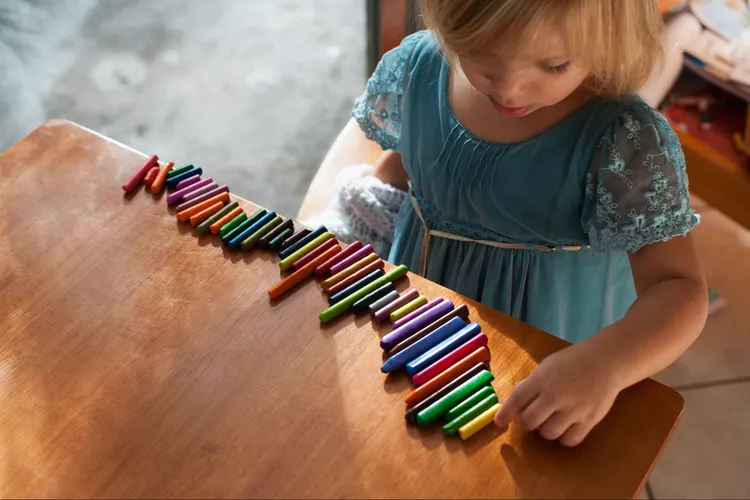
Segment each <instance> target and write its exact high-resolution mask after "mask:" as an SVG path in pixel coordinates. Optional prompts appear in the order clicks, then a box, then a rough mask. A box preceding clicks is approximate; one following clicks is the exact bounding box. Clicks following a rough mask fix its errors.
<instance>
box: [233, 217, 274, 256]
mask: <svg viewBox="0 0 750 500" xmlns="http://www.w3.org/2000/svg"><path fill="white" fill-rule="evenodd" d="M275 218H276V212H274V211H273V210H271V211H270V212H268V213H267V214H266V215H264V216H263V217H261V218H260V219H258V221H257V222H255V223H254V224H251V225H250V226H247V227H246V228H245V229H244V230H243V231H242V232H240V233H239V234H237V236H235V237H234V238H232V239H230V240H229V243H227V245H229V248H231V249H232V250H239V249H240V248H241V246H242V242H243V241H245V239H247V238H249V237H250V236H251V235H252V234H253V233H254V232H256V231H257V230H258V229H260V228H262V227H263V226H265V225H266V224H268V223H269V222H271V221H272V220H273V219H275Z"/></svg>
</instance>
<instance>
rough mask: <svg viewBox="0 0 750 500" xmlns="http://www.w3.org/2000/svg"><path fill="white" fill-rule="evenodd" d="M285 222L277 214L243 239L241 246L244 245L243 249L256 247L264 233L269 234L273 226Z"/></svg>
mask: <svg viewBox="0 0 750 500" xmlns="http://www.w3.org/2000/svg"><path fill="white" fill-rule="evenodd" d="M282 222H284V219H282V218H281V216H280V215H277V216H276V217H274V218H273V219H271V220H270V221H268V222H266V224H265V225H263V227H261V228H260V229H258V230H257V231H255V232H254V233H253V234H251V235H250V236H248V237H247V238H245V239H244V240H242V243H240V247H242V249H243V250H251V249H253V248H255V245H257V244H258V240H260V239H261V238H262V237H263V235H264V234H268V232H269V231H271V230H272V229H273V228H275V227H276V226H278V225H279V224H281V223H282Z"/></svg>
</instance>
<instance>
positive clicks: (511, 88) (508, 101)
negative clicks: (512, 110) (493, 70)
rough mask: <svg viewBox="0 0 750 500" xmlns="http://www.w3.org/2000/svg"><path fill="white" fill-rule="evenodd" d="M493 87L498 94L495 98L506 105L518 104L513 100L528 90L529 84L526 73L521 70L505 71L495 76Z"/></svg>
mask: <svg viewBox="0 0 750 500" xmlns="http://www.w3.org/2000/svg"><path fill="white" fill-rule="evenodd" d="M492 88H493V89H494V90H495V92H496V93H497V95H496V96H495V98H496V99H497V100H498V101H499V102H500V104H502V105H504V106H508V105H513V104H517V103H514V102H513V101H514V100H515V99H516V98H517V97H520V96H522V95H524V93H525V92H526V88H527V84H526V79H525V78H524V75H523V74H522V73H521V72H520V71H513V72H504V73H502V74H501V75H497V76H495V78H494V79H493V81H492Z"/></svg>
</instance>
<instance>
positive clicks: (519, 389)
mask: <svg viewBox="0 0 750 500" xmlns="http://www.w3.org/2000/svg"><path fill="white" fill-rule="evenodd" d="M538 395H539V391H538V390H537V389H536V387H534V385H533V384H530V383H528V381H527V380H526V379H524V380H522V381H520V382H519V383H518V385H516V388H515V389H513V392H511V393H510V396H508V398H507V399H506V400H505V402H504V403H503V405H502V406H501V407H500V410H499V411H498V412H497V414H496V415H495V423H496V424H497V425H498V427H505V426H506V425H508V424H509V423H510V422H511V421H512V420H513V419H514V418H516V417H517V416H518V414H519V413H521V412H522V411H523V410H524V409H525V408H526V407H527V406H529V404H530V403H531V402H532V401H534V399H536V397H537V396H538Z"/></svg>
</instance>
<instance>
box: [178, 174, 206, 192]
mask: <svg viewBox="0 0 750 500" xmlns="http://www.w3.org/2000/svg"><path fill="white" fill-rule="evenodd" d="M199 180H201V176H200V175H194V176H192V177H188V178H187V179H182V180H181V181H180V182H178V183H177V185H176V186H175V189H176V190H177V191H179V190H180V189H182V188H184V187H188V186H189V185H191V184H195V183H196V182H198V181H199Z"/></svg>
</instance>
